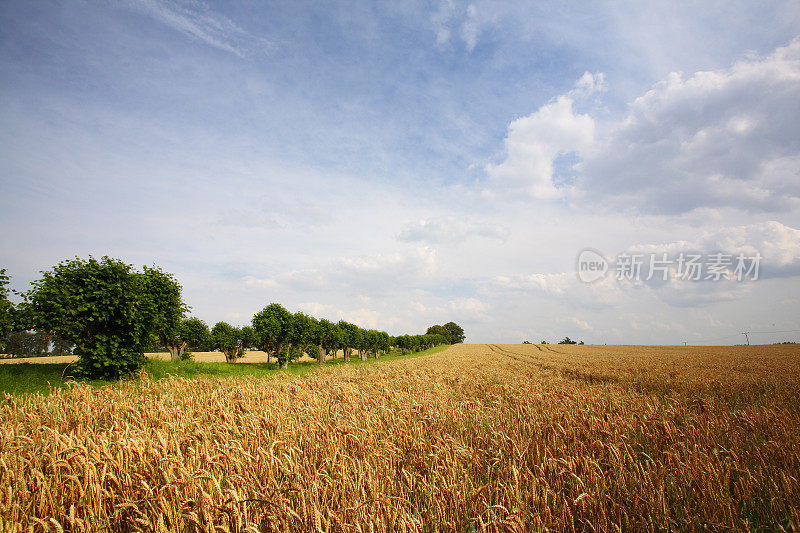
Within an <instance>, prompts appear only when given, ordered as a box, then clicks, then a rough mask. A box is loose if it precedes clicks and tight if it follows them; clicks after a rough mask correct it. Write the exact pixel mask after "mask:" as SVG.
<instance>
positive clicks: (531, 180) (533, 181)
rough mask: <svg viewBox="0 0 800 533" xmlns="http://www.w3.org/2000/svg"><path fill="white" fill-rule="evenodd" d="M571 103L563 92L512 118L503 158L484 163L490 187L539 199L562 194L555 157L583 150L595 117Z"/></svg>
mask: <svg viewBox="0 0 800 533" xmlns="http://www.w3.org/2000/svg"><path fill="white" fill-rule="evenodd" d="M581 80H584V78H581ZM593 80H594V78H593ZM592 83H594V81H592ZM585 84H586V82H585V81H584V86H585ZM573 104H574V99H573V98H572V97H571V96H568V95H562V96H559V97H558V98H556V99H555V100H553V101H551V102H549V103H548V104H546V105H544V106H542V107H540V108H539V109H538V110H537V111H536V112H535V113H532V114H531V115H528V116H525V117H522V118H518V119H516V120H514V121H513V122H511V124H510V125H509V126H508V134H507V135H506V138H505V141H504V144H505V151H506V155H505V159H504V160H503V161H502V162H500V163H498V164H490V165H487V166H486V172H487V174H488V177H489V190H490V191H492V192H506V193H520V192H522V193H527V194H528V195H530V196H531V197H533V198H536V199H540V200H554V199H557V198H559V197H561V196H563V194H564V190H563V188H559V187H557V186H556V184H555V182H554V180H553V177H554V176H553V174H554V162H555V159H556V157H557V156H559V155H563V154H567V153H571V152H583V151H586V150H587V149H589V148H591V146H592V143H593V142H594V137H595V122H594V120H593V119H592V118H591V117H590V116H589V115H587V114H580V113H576V112H575V110H574V108H573Z"/></svg>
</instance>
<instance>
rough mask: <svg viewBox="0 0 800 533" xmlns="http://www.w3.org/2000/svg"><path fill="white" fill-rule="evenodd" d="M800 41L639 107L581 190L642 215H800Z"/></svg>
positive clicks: (674, 84) (670, 86) (657, 93)
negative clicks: (706, 210) (789, 211)
mask: <svg viewBox="0 0 800 533" xmlns="http://www.w3.org/2000/svg"><path fill="white" fill-rule="evenodd" d="M798 101H800V40H795V41H793V42H792V43H791V44H789V45H788V46H786V47H782V48H778V49H777V50H775V51H774V52H773V53H772V54H770V55H769V56H767V57H763V58H760V57H747V58H746V59H743V60H741V61H738V62H737V63H735V64H734V65H733V66H732V67H731V68H729V69H727V70H721V71H708V72H696V73H694V74H693V75H691V76H689V77H687V78H684V77H683V76H682V75H681V74H680V73H675V72H673V73H672V74H670V75H669V77H668V78H667V79H665V80H664V81H662V82H660V83H658V84H656V85H655V86H654V87H653V88H652V89H651V90H650V91H648V92H647V93H646V94H644V95H642V96H641V97H639V98H637V99H636V100H635V101H634V102H633V103H632V105H631V109H630V112H629V113H628V115H627V116H626V117H625V118H624V119H623V120H621V121H619V122H618V123H617V124H615V125H613V127H612V128H611V129H610V133H609V134H608V135H607V136H606V137H605V138H604V139H603V140H602V142H600V143H598V146H597V147H596V150H594V151H593V153H592V154H591V155H589V156H587V157H586V158H585V162H584V163H583V164H582V165H581V177H580V178H579V180H578V185H579V187H581V188H583V189H584V190H585V191H586V192H588V194H590V195H592V196H596V195H597V194H598V193H601V194H602V195H603V197H605V198H608V197H616V198H617V200H618V202H617V203H627V205H628V206H629V207H632V206H636V207H637V208H639V209H641V210H645V211H657V212H666V213H674V212H683V211H691V210H692V209H695V208H699V207H704V206H710V207H720V206H732V207H736V208H739V209H743V210H748V211H760V210H766V211H770V210H778V209H786V208H788V207H789V206H797V205H800V136H798V135H797V125H798V124H800V106H798V105H797V102H798Z"/></svg>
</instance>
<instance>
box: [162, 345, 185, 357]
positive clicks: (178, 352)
mask: <svg viewBox="0 0 800 533" xmlns="http://www.w3.org/2000/svg"><path fill="white" fill-rule="evenodd" d="M167 351H168V352H169V360H170V361H180V360H181V358H182V357H183V352H185V351H186V343H185V342H182V343H180V345H175V344H167Z"/></svg>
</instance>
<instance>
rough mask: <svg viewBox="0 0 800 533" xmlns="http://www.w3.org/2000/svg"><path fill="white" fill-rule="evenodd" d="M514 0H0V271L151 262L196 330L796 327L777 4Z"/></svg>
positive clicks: (786, 42) (543, 335) (795, 81)
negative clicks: (281, 323) (625, 259)
mask: <svg viewBox="0 0 800 533" xmlns="http://www.w3.org/2000/svg"><path fill="white" fill-rule="evenodd" d="M519 4H522V3H519V2H503V3H494V2H482V1H475V2H460V1H455V0H446V1H434V0H431V1H425V2H415V1H404V2H391V3H378V4H377V5H373V4H370V3H366V2H355V1H354V2H337V3H328V2H303V1H293V2H274V3H273V2H246V3H244V2H243V3H239V2H220V3H218V4H217V3H211V2H205V1H203V0H105V1H92V2H89V1H86V2H83V1H72V0H66V1H58V2H55V1H54V2H46V1H37V2H26V1H12V2H3V3H0V267H5V268H6V269H7V270H8V272H9V273H10V274H11V275H12V277H13V286H14V287H15V288H17V289H25V288H26V287H27V286H28V283H29V282H30V281H31V280H33V279H36V278H37V277H38V272H39V271H41V270H46V269H49V268H51V267H52V266H53V265H55V264H56V263H58V262H59V261H61V260H63V259H66V258H69V257H73V256H76V255H77V256H80V257H86V256H88V255H89V254H92V255H94V256H97V257H100V256H102V255H110V256H112V257H116V258H120V259H123V260H125V261H126V262H129V263H132V264H135V265H139V266H141V265H143V264H147V265H151V264H156V265H158V266H161V267H162V268H164V269H165V270H167V271H170V272H173V273H175V274H176V276H177V277H178V278H179V280H180V281H181V283H182V285H183V287H184V296H185V299H186V300H187V303H188V304H189V305H190V306H192V308H193V313H194V314H195V315H196V316H199V317H200V318H202V319H204V320H206V321H207V322H208V323H210V324H213V323H215V322H216V321H218V320H227V321H230V322H232V323H235V324H245V323H247V322H249V320H250V317H251V316H252V315H253V313H255V312H256V311H258V310H259V309H261V308H262V307H263V306H265V305H266V304H268V303H270V302H273V301H277V302H281V303H283V304H284V305H285V306H287V307H288V308H289V309H291V310H297V309H301V310H304V311H307V312H310V313H312V314H314V315H315V316H318V317H327V318H331V319H339V318H344V319H348V320H351V321H354V322H356V323H358V324H360V325H362V326H364V327H376V328H379V329H383V330H386V331H389V332H390V333H393V334H399V333H405V332H411V333H413V332H424V330H425V328H426V327H427V326H428V325H430V324H433V323H443V322H447V321H449V320H454V321H456V322H458V323H459V324H461V325H462V326H463V327H464V328H465V330H466V333H467V342H521V341H522V340H526V339H527V340H532V341H534V342H538V341H541V340H548V341H551V342H552V341H557V340H559V339H561V338H563V337H564V336H570V337H571V338H573V339H583V340H585V341H586V342H587V343H609V344H612V343H629V344H630V343H653V344H662V343H665V344H679V343H683V342H689V343H698V344H733V343H740V342H742V341H743V340H744V337H743V336H742V335H741V334H740V333H741V332H742V331H752V332H758V333H753V335H752V336H751V340H752V341H753V342H763V343H766V342H775V341H782V340H797V339H798V338H800V331H799V330H800V126H799V125H800V4H798V3H797V2H796V1H787V2H777V1H776V2H768V3H761V2H749V1H745V2H701V3H697V2H658V3H648V2H631V3H623V2H609V3H604V2H592V3H575V4H572V5H570V4H565V3H562V2H552V3H548V2H531V3H528V4H527V5H519ZM587 248H590V249H592V250H594V251H596V252H599V254H600V255H601V256H602V257H603V258H605V259H607V261H608V262H609V264H608V269H609V270H608V272H607V274H606V276H605V277H602V278H600V279H598V280H597V281H595V282H593V283H584V282H582V281H581V279H580V278H579V276H578V273H577V272H576V270H577V268H578V264H577V257H578V254H579V253H580V252H581V251H582V250H584V249H587ZM684 252H686V253H688V252H694V253H697V254H699V255H701V256H702V259H701V261H702V262H703V266H704V267H705V268H706V269H708V268H709V264H708V262H709V261H710V257H711V256H712V255H713V254H715V253H724V254H726V255H730V257H731V259H732V261H733V259H735V258H736V257H737V256H738V255H739V254H741V255H742V256H745V257H746V258H751V257H755V256H756V254H758V255H759V256H760V257H761V259H760V260H759V268H760V269H759V272H758V276H757V279H753V278H754V277H755V276H754V272H752V271H751V273H750V276H749V277H748V276H745V277H744V278H743V279H742V280H741V281H740V280H738V279H737V278H736V276H735V275H734V268H735V264H731V265H730V266H729V268H728V269H727V270H726V272H727V274H726V275H725V276H723V277H722V278H721V279H713V278H712V279H705V278H706V271H703V274H702V276H701V279H699V280H693V279H684V278H682V277H681V271H680V266H679V265H678V261H677V259H676V258H677V257H679V256H680V255H681V254H683V253H684ZM623 253H625V254H629V255H636V254H639V255H640V256H642V257H644V261H645V268H644V270H643V273H642V275H641V276H640V277H639V279H635V278H634V279H617V278H618V277H622V275H621V271H620V270H618V269H619V268H620V266H619V265H620V264H621V261H620V260H619V255H620V254H623ZM648 254H649V256H654V257H658V258H659V259H663V258H664V256H663V255H662V254H668V255H667V256H666V258H667V263H666V264H668V265H671V266H669V268H667V269H666V270H665V277H666V278H667V279H666V280H665V279H663V277H662V276H661V273H659V274H658V275H654V276H650V277H651V279H649V280H648V279H646V278H647V277H648V276H647V275H646V274H647V272H648V268H647V261H648V257H649V256H648ZM673 260H674V262H673ZM751 262H752V261H751ZM734 263H735V261H734ZM650 273H651V274H652V272H650ZM725 278H729V279H725Z"/></svg>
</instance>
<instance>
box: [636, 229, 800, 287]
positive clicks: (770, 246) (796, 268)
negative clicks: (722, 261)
mask: <svg viewBox="0 0 800 533" xmlns="http://www.w3.org/2000/svg"><path fill="white" fill-rule="evenodd" d="M630 251H631V252H639V253H647V254H651V253H652V254H656V255H660V254H667V255H668V256H669V257H674V256H676V255H678V254H680V253H682V252H696V253H700V254H705V255H708V254H714V253H717V252H724V253H725V254H731V255H738V254H743V255H745V256H747V257H753V256H755V255H756V254H758V255H759V256H760V257H761V260H760V266H759V274H758V277H759V279H763V278H770V277H789V276H796V275H800V230H797V229H795V228H792V227H789V226H786V225H784V224H781V223H780V222H777V221H769V222H760V223H757V224H746V225H742V226H731V227H725V228H716V229H713V230H709V231H705V232H703V233H702V234H701V235H699V236H698V237H697V238H695V239H692V240H680V241H673V242H669V243H662V244H640V245H636V246H632V247H631V248H630ZM733 266H735V265H733ZM733 266H732V267H731V269H732V268H733ZM731 269H729V270H731Z"/></svg>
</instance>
